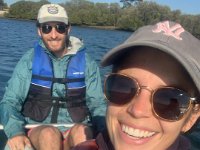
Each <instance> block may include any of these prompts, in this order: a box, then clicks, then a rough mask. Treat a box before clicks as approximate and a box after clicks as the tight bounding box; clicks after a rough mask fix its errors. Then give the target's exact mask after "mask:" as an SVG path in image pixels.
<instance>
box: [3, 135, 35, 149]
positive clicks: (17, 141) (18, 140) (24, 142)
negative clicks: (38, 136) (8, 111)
mask: <svg viewBox="0 0 200 150" xmlns="http://www.w3.org/2000/svg"><path fill="white" fill-rule="evenodd" d="M7 144H8V146H9V148H10V150H24V149H25V146H28V147H29V148H32V146H31V142H30V140H29V139H28V137H26V136H25V135H17V136H14V137H12V138H11V139H9V140H8V142H7Z"/></svg>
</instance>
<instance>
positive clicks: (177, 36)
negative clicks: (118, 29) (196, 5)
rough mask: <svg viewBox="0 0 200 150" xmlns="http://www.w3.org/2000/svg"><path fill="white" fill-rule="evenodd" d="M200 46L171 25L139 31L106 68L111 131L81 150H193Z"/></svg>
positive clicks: (112, 54) (111, 57)
mask: <svg viewBox="0 0 200 150" xmlns="http://www.w3.org/2000/svg"><path fill="white" fill-rule="evenodd" d="M199 47H200V41H199V40H197V39H196V38H195V37H193V36H192V35H191V34H190V33H188V32H187V31H185V30H184V29H183V28H182V27H181V25H179V24H177V23H174V22H170V21H165V22H160V23H157V24H156V25H152V26H145V27H142V28H140V29H139V30H138V31H136V32H135V33H134V34H133V35H132V36H131V37H130V38H129V39H128V40H127V41H125V42H124V43H123V44H122V45H119V46H117V47H116V48H114V49H112V50H111V51H109V52H108V53H107V54H106V55H105V56H104V58H103V60H102V65H103V66H108V65H113V72H112V73H111V74H109V75H108V76H107V77H106V79H105V84H104V93H105V96H106V98H107V99H108V107H107V114H106V124H107V130H106V131H104V132H102V133H100V134H99V135H98V136H97V138H96V139H95V140H91V141H87V142H84V143H82V144H80V145H78V146H77V147H76V148H75V150H79V149H81V150H84V149H85V150H86V149H89V150H95V149H99V150H103V149H104V150H133V149H135V150H155V149H156V150H189V149H190V143H189V141H188V140H187V139H186V138H185V137H183V136H182V135H181V133H184V132H186V131H188V130H189V129H190V128H191V127H192V126H193V125H194V124H195V122H196V120H197V119H198V117H199V116H200V110H199V108H200V106H199V103H200V101H199V100H200V99H199V98H200V83H199V82H198V81H199V79H200V60H199V58H198V56H200V49H199Z"/></svg>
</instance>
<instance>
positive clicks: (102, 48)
mask: <svg viewBox="0 0 200 150" xmlns="http://www.w3.org/2000/svg"><path fill="white" fill-rule="evenodd" d="M0 29H1V31H0V100H1V99H2V96H3V93H4V91H5V89H4V87H5V85H6V83H7V81H8V79H9V78H10V76H11V74H12V72H13V69H14V67H15V65H16V63H17V62H18V60H19V59H20V58H21V56H22V55H23V54H24V53H25V52H26V51H27V50H29V49H30V48H32V47H33V43H34V41H36V40H37V38H38V36H37V30H36V26H35V22H31V21H19V20H8V19H0ZM130 34H131V33H130V32H124V31H112V30H102V29H95V28H87V27H74V26H73V27H72V30H71V35H73V36H76V37H79V38H81V39H83V40H84V43H85V45H86V47H87V52H88V53H89V54H90V55H91V56H92V57H93V58H94V59H95V60H96V62H97V63H98V64H99V63H100V60H101V58H102V56H103V55H104V54H105V53H106V52H107V51H108V50H110V49H111V48H113V47H115V46H116V45H118V44H120V43H122V42H123V41H124V40H125V39H126V38H127V37H129V36H130ZM109 71H110V68H101V76H102V79H103V77H104V75H105V74H106V73H107V72H109ZM3 136H4V135H3V133H2V132H0V150H2V149H3V148H2V146H1V144H2V143H4V142H5V138H2V137H3ZM188 136H189V138H190V139H191V141H192V144H193V148H192V150H198V149H200V146H199V145H200V144H198V143H199V142H200V127H197V128H195V129H194V130H193V132H191V133H190V134H189V135H188Z"/></svg>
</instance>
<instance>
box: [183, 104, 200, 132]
mask: <svg viewBox="0 0 200 150" xmlns="http://www.w3.org/2000/svg"><path fill="white" fill-rule="evenodd" d="M190 113H191V115H190V116H189V118H188V119H187V120H186V122H185V125H184V126H183V127H182V132H187V131H188V130H190V129H191V128H192V126H193V125H194V124H195V122H196V121H197V119H198V118H199V117H200V105H199V104H195V105H194V107H193V108H192V110H191V112H190Z"/></svg>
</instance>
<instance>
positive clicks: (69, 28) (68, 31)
mask: <svg viewBox="0 0 200 150" xmlns="http://www.w3.org/2000/svg"><path fill="white" fill-rule="evenodd" d="M70 31H71V25H69V27H68V28H67V35H69V33H70Z"/></svg>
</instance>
